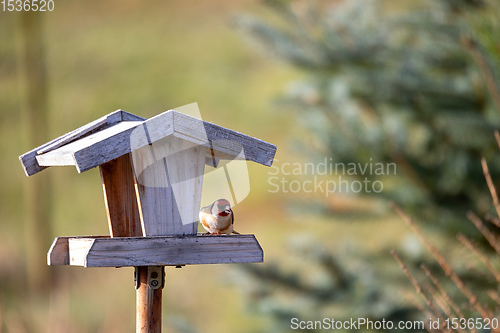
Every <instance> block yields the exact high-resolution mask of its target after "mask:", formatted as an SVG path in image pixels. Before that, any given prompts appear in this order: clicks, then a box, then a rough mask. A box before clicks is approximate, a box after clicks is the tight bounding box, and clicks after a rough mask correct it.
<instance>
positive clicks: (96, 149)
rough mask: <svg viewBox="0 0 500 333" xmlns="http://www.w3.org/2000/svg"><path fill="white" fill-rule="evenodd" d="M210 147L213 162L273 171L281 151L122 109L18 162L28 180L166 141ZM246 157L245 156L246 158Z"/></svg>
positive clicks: (179, 118) (192, 122)
mask: <svg viewBox="0 0 500 333" xmlns="http://www.w3.org/2000/svg"><path fill="white" fill-rule="evenodd" d="M170 135H173V136H175V137H178V138H181V139H184V140H187V141H191V142H193V143H195V144H199V145H202V146H205V147H207V148H209V149H207V152H208V155H209V156H210V155H211V157H212V159H214V160H215V159H234V158H241V157H242V156H243V158H244V159H246V160H248V161H253V162H256V163H260V164H263V165H267V166H270V165H271V164H272V162H273V159H274V155H275V153H276V146H274V145H272V144H270V143H267V142H264V141H262V140H259V139H256V138H253V137H250V136H248V135H244V134H242V133H239V132H236V131H233V130H230V129H227V128H224V127H221V126H218V125H215V124H212V123H209V122H206V121H203V120H200V119H197V118H194V117H191V116H188V115H185V114H183V113H180V112H177V111H174V110H169V111H166V112H164V113H162V114H159V115H157V116H155V117H152V118H150V119H144V118H142V117H139V116H136V115H133V114H131V113H128V112H125V111H123V110H117V111H115V112H112V113H110V114H108V115H106V116H104V117H102V118H99V119H97V120H95V121H93V122H91V123H89V124H87V125H85V126H82V127H80V128H78V129H76V130H74V131H72V132H70V133H67V134H65V135H62V136H60V137H59V138H57V139H54V140H52V141H50V142H48V143H46V144H44V145H42V146H40V147H37V148H35V149H33V150H31V151H29V152H27V153H25V154H23V155H21V156H20V157H19V160H20V161H21V164H22V166H23V168H24V171H25V173H26V175H27V176H31V175H33V174H35V173H37V172H40V171H42V170H44V169H45V168H47V167H49V166H62V165H74V166H76V168H77V170H78V172H84V171H87V170H90V169H92V168H95V167H96V166H98V165H101V164H103V163H106V162H108V161H111V160H113V159H115V158H118V157H120V156H122V155H124V154H127V153H130V152H131V151H133V150H136V149H139V148H141V147H144V146H146V145H148V144H152V143H154V142H156V141H158V140H160V139H163V138H165V137H167V136H170ZM242 153H243V154H242Z"/></svg>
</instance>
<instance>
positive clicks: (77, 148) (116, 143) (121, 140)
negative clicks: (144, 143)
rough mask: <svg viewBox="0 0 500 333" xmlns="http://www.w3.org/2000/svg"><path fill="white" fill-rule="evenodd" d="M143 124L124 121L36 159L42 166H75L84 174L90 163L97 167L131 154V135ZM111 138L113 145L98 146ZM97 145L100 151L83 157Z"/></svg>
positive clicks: (110, 141)
mask: <svg viewBox="0 0 500 333" xmlns="http://www.w3.org/2000/svg"><path fill="white" fill-rule="evenodd" d="M141 123H142V122H140V121H123V122H120V123H117V124H115V125H113V126H111V127H108V128H106V129H104V130H102V131H99V132H97V133H94V134H91V135H89V136H86V137H84V138H82V139H79V140H76V141H73V142H71V143H69V144H67V145H64V146H62V147H60V148H57V149H55V150H52V151H50V152H48V153H45V154H42V155H38V156H36V159H37V161H38V164H40V165H41V166H65V165H75V166H76V168H77V170H78V172H83V171H85V170H87V169H85V168H86V166H87V165H88V164H89V163H91V164H92V165H93V163H95V166H98V165H100V164H103V163H106V162H109V161H111V160H113V159H115V158H118V157H120V156H122V155H125V154H127V153H128V152H130V141H129V137H130V133H131V132H132V131H133V129H134V128H135V127H136V126H137V125H138V124H141ZM109 138H112V140H109V143H112V144H110V145H106V146H99V145H98V144H99V143H102V142H103V141H106V140H107V139H109ZM96 145H97V146H98V150H97V151H95V152H94V153H93V154H92V156H90V157H89V159H86V157H85V155H83V156H82V152H88V149H91V148H92V147H94V148H95V147H96ZM96 149H97V148H96ZM110 157H112V158H110ZM82 168H84V170H82Z"/></svg>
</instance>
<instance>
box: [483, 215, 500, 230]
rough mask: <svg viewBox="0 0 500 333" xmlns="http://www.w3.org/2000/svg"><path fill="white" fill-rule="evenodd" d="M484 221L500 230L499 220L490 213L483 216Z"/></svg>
mask: <svg viewBox="0 0 500 333" xmlns="http://www.w3.org/2000/svg"><path fill="white" fill-rule="evenodd" d="M484 219H485V220H486V221H487V222H490V223H491V224H493V225H494V226H495V227H497V228H500V219H499V218H498V217H496V216H493V215H491V214H490V213H486V214H484Z"/></svg>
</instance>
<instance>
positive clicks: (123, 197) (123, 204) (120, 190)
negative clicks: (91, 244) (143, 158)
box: [99, 154, 143, 237]
mask: <svg viewBox="0 0 500 333" xmlns="http://www.w3.org/2000/svg"><path fill="white" fill-rule="evenodd" d="M99 169H100V173H101V183H102V189H103V192H104V203H105V205H106V214H107V217H108V225H109V231H110V235H111V237H140V236H142V235H143V234H142V226H141V218H140V214H139V206H138V203H137V198H136V192H135V186H134V172H133V169H132V164H131V156H130V154H125V155H123V156H120V157H118V158H116V159H114V160H111V161H109V162H106V163H104V164H101V165H100V166H99Z"/></svg>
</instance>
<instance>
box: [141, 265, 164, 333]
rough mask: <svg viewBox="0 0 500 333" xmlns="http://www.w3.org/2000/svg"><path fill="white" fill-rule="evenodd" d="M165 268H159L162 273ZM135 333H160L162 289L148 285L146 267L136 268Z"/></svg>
mask: <svg viewBox="0 0 500 333" xmlns="http://www.w3.org/2000/svg"><path fill="white" fill-rule="evenodd" d="M164 269H165V268H163V267H162V268H161V270H162V271H163V270H164ZM136 270H137V272H136V274H137V276H136V278H137V292H136V330H135V331H136V333H160V332H161V303H162V302H161V298H162V293H163V287H161V288H157V289H154V288H151V287H150V286H149V285H148V267H144V266H142V267H136Z"/></svg>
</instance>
